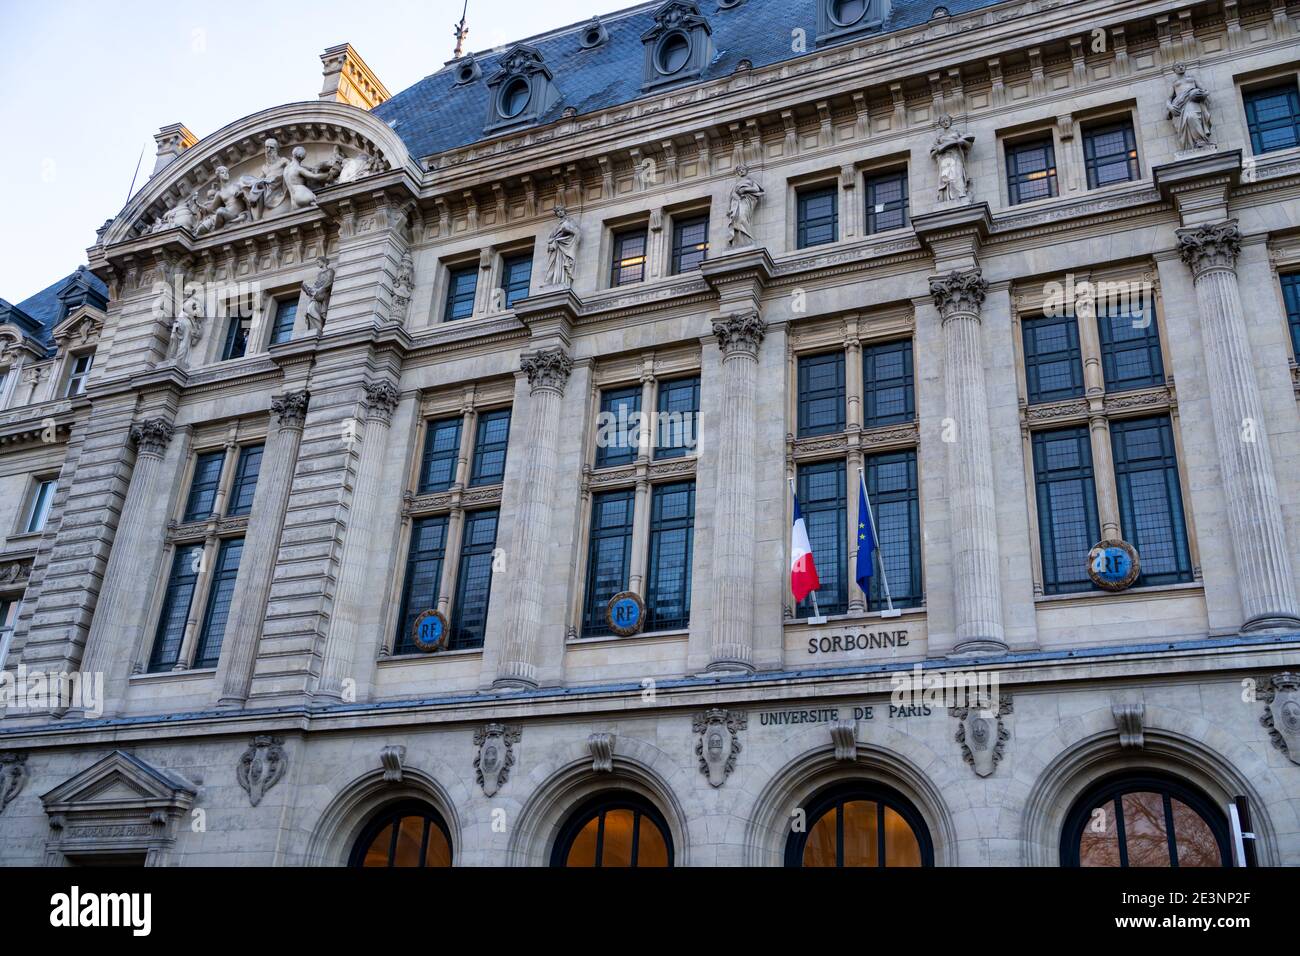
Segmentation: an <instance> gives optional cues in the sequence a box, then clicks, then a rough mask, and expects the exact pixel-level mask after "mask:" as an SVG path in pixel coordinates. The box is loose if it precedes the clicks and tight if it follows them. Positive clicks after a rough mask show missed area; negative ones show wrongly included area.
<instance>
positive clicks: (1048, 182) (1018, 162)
mask: <svg viewBox="0 0 1300 956" xmlns="http://www.w3.org/2000/svg"><path fill="white" fill-rule="evenodd" d="M1007 190H1008V193H1009V196H1010V199H1011V205H1013V206H1014V205H1015V204H1016V203H1022V202H1030V201H1031V200H1034V199H1046V198H1047V197H1049V196H1055V195H1056V151H1055V149H1054V148H1053V147H1052V138H1051V137H1050V136H1048V137H1046V138H1044V139H1038V140H1034V141H1033V142H1029V143H1016V144H1014V145H1008V146H1007Z"/></svg>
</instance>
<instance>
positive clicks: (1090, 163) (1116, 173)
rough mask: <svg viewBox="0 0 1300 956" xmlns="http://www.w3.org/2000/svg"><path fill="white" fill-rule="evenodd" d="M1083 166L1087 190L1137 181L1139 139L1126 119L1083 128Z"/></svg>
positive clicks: (1129, 121) (1131, 124)
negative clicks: (1086, 178) (1086, 174)
mask: <svg viewBox="0 0 1300 956" xmlns="http://www.w3.org/2000/svg"><path fill="white" fill-rule="evenodd" d="M1083 164H1084V166H1085V167H1087V170H1088V188H1089V189H1096V188H1098V187H1099V186H1109V185H1110V184H1111V183H1126V182H1129V181H1130V180H1133V179H1137V178H1138V151H1137V137H1136V136H1135V135H1134V133H1133V121H1132V120H1131V119H1129V118H1128V117H1127V116H1126V117H1124V119H1122V120H1119V121H1118V122H1116V121H1114V120H1108V121H1106V122H1104V123H1095V124H1093V125H1091V126H1085V127H1084V128H1083Z"/></svg>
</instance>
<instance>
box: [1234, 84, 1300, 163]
mask: <svg viewBox="0 0 1300 956" xmlns="http://www.w3.org/2000/svg"><path fill="white" fill-rule="evenodd" d="M1245 99H1246V123H1247V126H1248V127H1249V128H1250V146H1251V150H1252V151H1253V152H1255V153H1257V154H1258V153H1270V152H1273V151H1274V150H1279V149H1290V148H1291V147H1292V146H1300V96H1297V93H1296V85H1295V83H1293V82H1292V83H1284V84H1281V85H1279V86H1273V87H1269V88H1267V89H1263V90H1253V91H1251V92H1249V93H1247V94H1245Z"/></svg>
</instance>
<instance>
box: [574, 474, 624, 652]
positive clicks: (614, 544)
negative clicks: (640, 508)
mask: <svg viewBox="0 0 1300 956" xmlns="http://www.w3.org/2000/svg"><path fill="white" fill-rule="evenodd" d="M635 506H636V492H634V491H633V490H631V489H627V490H622V491H606V492H602V493H600V494H598V495H595V496H594V497H593V499H592V503H591V533H590V535H589V543H588V546H587V587H586V591H585V593H586V603H585V604H584V606H583V614H582V633H583V635H584V636H594V635H599V634H608V633H610V630H609V622H608V621H607V620H606V619H605V609H606V607H607V606H608V604H609V599H610V598H612V597H613V596H614V595H615V594H618V593H619V592H620V591H625V590H627V580H628V572H629V569H630V566H631V560H632V513H633V509H634V508H635Z"/></svg>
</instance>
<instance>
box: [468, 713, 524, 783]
mask: <svg viewBox="0 0 1300 956" xmlns="http://www.w3.org/2000/svg"><path fill="white" fill-rule="evenodd" d="M520 735H521V729H520V728H519V727H515V726H507V725H505V724H495V723H494V724H488V725H487V726H486V727H480V728H479V729H478V730H476V731H474V745H475V746H476V747H478V753H477V754H476V755H475V756H474V777H475V779H476V780H477V781H478V785H479V786H480V787H482V788H483V795H484V796H487V797H491V796H493V795H495V794H496V792H497V791H498V790H500V789H501V788H502V787H503V786H504V785H505V782H506V781H507V780H509V779H510V768H511V767H513V766H514V765H515V751H514V745H515V744H517V743H518V742H519V737H520Z"/></svg>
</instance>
